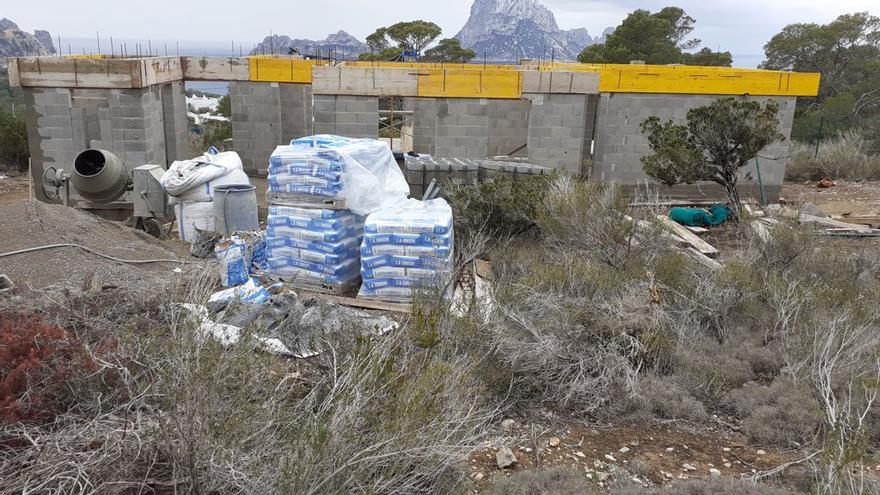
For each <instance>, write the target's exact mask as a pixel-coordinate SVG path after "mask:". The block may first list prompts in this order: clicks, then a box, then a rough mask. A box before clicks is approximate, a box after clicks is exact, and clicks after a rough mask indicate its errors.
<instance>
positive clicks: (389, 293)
mask: <svg viewBox="0 0 880 495" xmlns="http://www.w3.org/2000/svg"><path fill="white" fill-rule="evenodd" d="M453 234H454V232H453V228H452V208H450V207H449V204H447V203H446V201H445V200H443V199H432V200H429V201H417V200H414V199H410V200H407V201H406V202H404V203H402V204H400V205H398V206H395V207H390V208H384V209H381V210H379V211H376V212H375V213H371V214H370V215H367V218H366V220H365V222H364V239H363V242H362V244H361V278H362V283H361V289H360V292H359V293H358V297H362V298H368V299H379V300H385V301H391V302H410V301H412V298H413V295H414V293H416V292H417V291H419V290H426V291H433V290H438V291H442V290H444V288H446V287H447V286H448V285H449V279H450V277H451V275H452V272H451V271H452V254H453V241H454V236H453Z"/></svg>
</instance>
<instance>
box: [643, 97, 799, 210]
mask: <svg viewBox="0 0 880 495" xmlns="http://www.w3.org/2000/svg"><path fill="white" fill-rule="evenodd" d="M778 111H779V106H778V105H777V103H776V102H774V101H768V102H767V103H765V104H763V105H762V104H761V103H759V102H757V101H742V100H737V99H736V98H732V97H727V98H719V99H717V100H715V101H714V102H712V103H711V104H709V105H706V106H702V107H696V108H692V109H691V110H689V111H688V113H687V124H686V125H682V124H676V123H674V122H673V121H672V120H668V121H666V122H661V120H660V118H659V117H657V116H652V117H648V118H647V119H646V120H645V121H644V122H642V132H643V133H645V134H646V135H647V137H648V143H649V145H650V146H651V153H650V154H648V155H645V156H643V157H642V158H641V160H642V167H643V168H644V171H645V173H646V174H647V175H648V176H650V177H653V178H654V179H656V180H658V181H660V182H661V183H663V184H666V185H668V186H672V185H675V184H693V183H695V182H700V181H711V182H715V183H716V184H720V185H721V186H722V187H724V189H725V191H726V192H727V196H728V198H729V199H730V201H731V204H732V207H733V209H734V210H735V211H737V212H738V211H739V193H738V192H737V190H736V184H737V172H738V171H739V169H740V168H741V167H744V166H745V165H747V164H748V163H749V162H750V161H751V160H753V159H754V158H755V157H756V156H757V155H758V152H759V151H761V150H762V149H763V148H764V147H766V146H767V145H769V144H771V143H773V142H775V141H778V140H780V139H783V138H784V137H783V135H782V134H781V133H780V132H779V122H778V120H777V118H776V114H777V113H778Z"/></svg>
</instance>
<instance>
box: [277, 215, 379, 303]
mask: <svg viewBox="0 0 880 495" xmlns="http://www.w3.org/2000/svg"><path fill="white" fill-rule="evenodd" d="M267 224H268V226H267V227H266V255H267V259H266V263H267V265H268V271H269V272H270V273H272V274H274V275H276V276H280V277H282V278H284V279H287V280H290V281H291V282H293V283H296V284H299V285H300V286H302V287H306V288H316V289H321V288H323V289H332V290H333V291H334V292H344V291H345V290H347V289H348V288H350V287H352V286H353V285H354V284H355V283H356V282H357V278H358V275H359V273H358V272H359V270H360V260H359V257H358V246H359V245H360V242H361V238H362V237H363V231H364V224H363V217H359V216H357V215H355V214H354V213H352V212H351V211H349V210H326V209H320V208H301V207H293V206H277V205H276V206H270V207H269V216H268V219H267Z"/></svg>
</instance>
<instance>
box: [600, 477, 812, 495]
mask: <svg viewBox="0 0 880 495" xmlns="http://www.w3.org/2000/svg"><path fill="white" fill-rule="evenodd" d="M612 493H614V494H615V495H794V493H795V492H792V491H789V490H787V489H785V488H780V487H776V486H772V485H763V484H756V483H750V482H747V481H742V480H738V479H735V478H729V477H720V478H709V479H705V480H696V479H695V480H684V481H675V482H673V483H670V484H668V485H666V486H663V487H657V488H643V487H641V486H628V487H621V488H618V489H615V490H613V491H612Z"/></svg>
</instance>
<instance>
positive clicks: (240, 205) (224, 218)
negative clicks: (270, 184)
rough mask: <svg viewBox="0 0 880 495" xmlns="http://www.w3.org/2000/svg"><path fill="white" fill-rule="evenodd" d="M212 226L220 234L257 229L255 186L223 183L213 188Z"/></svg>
mask: <svg viewBox="0 0 880 495" xmlns="http://www.w3.org/2000/svg"><path fill="white" fill-rule="evenodd" d="M214 228H215V229H216V230H217V232H220V233H221V234H226V235H228V234H231V233H233V232H240V231H245V230H258V229H259V228H260V219H259V216H258V211H257V188H256V187H254V186H252V185H250V184H224V185H220V186H217V187H215V188H214Z"/></svg>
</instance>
